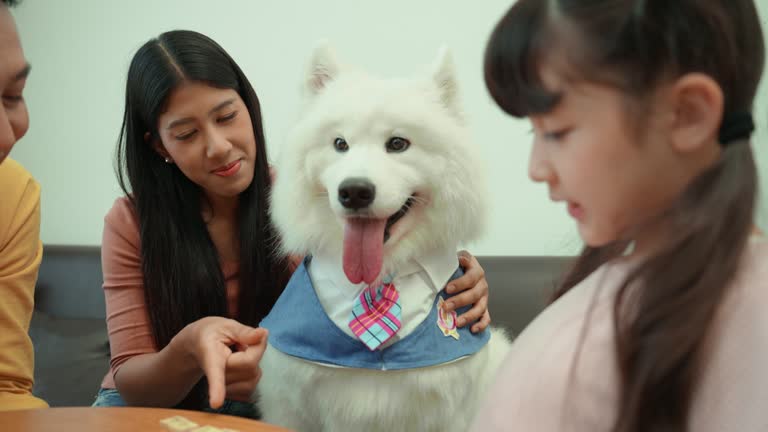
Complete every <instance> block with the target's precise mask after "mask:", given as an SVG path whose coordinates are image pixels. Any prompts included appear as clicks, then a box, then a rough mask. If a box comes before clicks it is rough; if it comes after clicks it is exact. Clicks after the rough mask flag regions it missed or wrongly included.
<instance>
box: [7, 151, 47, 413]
mask: <svg viewBox="0 0 768 432" xmlns="http://www.w3.org/2000/svg"><path fill="white" fill-rule="evenodd" d="M42 256H43V245H42V243H41V242H40V186H38V184H37V182H36V181H35V180H34V179H33V178H32V176H30V175H29V173H28V172H27V171H26V170H24V168H22V167H21V165H19V164H18V163H17V162H16V161H14V160H12V159H6V160H5V161H4V162H3V164H2V165H0V411H2V410H14V409H27V408H44V407H47V406H48V405H47V404H46V403H45V402H44V401H42V400H40V399H38V398H36V397H34V396H32V384H33V371H34V351H33V349H32V341H31V340H30V338H29V333H28V331H29V322H30V320H31V319H32V311H33V309H34V293H35V282H36V281H37V270H38V268H39V267H40V261H41V259H42Z"/></svg>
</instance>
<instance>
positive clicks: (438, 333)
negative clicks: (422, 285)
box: [260, 259, 491, 370]
mask: <svg viewBox="0 0 768 432" xmlns="http://www.w3.org/2000/svg"><path fill="white" fill-rule="evenodd" d="M308 262H309V261H308V259H307V260H305V261H304V263H302V264H301V265H300V266H299V268H297V269H296V271H295V272H294V274H293V277H291V280H290V282H288V286H287V287H286V288H285V291H283V294H282V295H281V296H280V298H279V299H278V300H277V302H276V303H275V306H274V307H272V310H271V311H270V312H269V314H268V315H267V316H266V317H265V318H264V319H263V320H262V321H261V324H260V326H261V327H264V328H266V329H268V330H269V344H270V345H271V346H272V348H274V349H277V350H279V351H281V352H283V353H285V354H288V355H290V356H293V357H298V358H301V359H304V360H308V361H312V362H318V363H325V364H329V365H334V366H342V367H348V368H361V369H378V370H397V369H411V368H419V367H426V366H434V365H438V364H442V363H447V362H450V361H453V360H456V359H459V358H461V357H465V356H468V355H471V354H474V353H476V352H477V351H479V350H480V349H481V348H482V347H484V346H485V344H486V343H488V341H489V340H490V338H491V333H490V331H488V330H484V331H482V332H480V333H476V334H475V333H472V332H471V331H470V330H469V326H466V327H463V328H459V329H456V332H455V334H454V336H450V335H448V336H446V334H445V333H444V332H443V329H442V328H441V327H440V326H438V311H437V305H438V302H439V301H440V299H441V298H442V299H444V300H445V299H448V298H450V297H451V296H450V295H448V294H447V293H446V292H445V290H444V289H443V290H441V291H440V292H439V293H438V294H437V296H435V301H434V303H433V304H432V309H431V312H430V313H429V315H428V316H427V318H426V319H424V321H422V322H421V324H419V326H418V327H416V329H414V330H413V331H412V332H411V333H409V334H408V335H407V336H405V337H404V338H402V339H400V340H399V341H397V342H395V343H393V344H392V345H389V346H388V347H386V348H380V349H376V350H374V351H371V350H369V349H368V347H366V346H365V344H363V343H362V342H361V341H360V340H358V339H357V338H354V337H352V336H350V335H348V334H346V333H344V332H343V331H342V330H341V329H339V328H338V327H337V326H336V324H335V323H334V322H333V321H331V319H330V318H328V316H327V315H326V314H325V311H324V310H323V306H322V304H321V303H320V300H319V299H318V298H317V294H316V293H315V289H314V287H313V286H312V280H311V279H310V277H309V273H308V271H307V268H306V264H307V263H308ZM462 274H463V271H462V270H461V268H459V269H457V270H456V272H455V273H454V274H453V276H452V277H451V280H454V279H456V278H458V277H460V276H461V275H462ZM469 308H470V306H465V307H462V308H459V309H457V310H456V313H457V314H458V315H460V314H461V313H463V312H466V311H467V310H469ZM456 335H458V337H456Z"/></svg>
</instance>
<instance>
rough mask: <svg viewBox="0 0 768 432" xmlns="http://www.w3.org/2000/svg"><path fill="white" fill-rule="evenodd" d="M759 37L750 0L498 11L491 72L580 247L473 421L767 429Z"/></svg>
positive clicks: (559, 427) (553, 426) (498, 97)
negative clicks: (755, 151) (522, 124)
mask: <svg viewBox="0 0 768 432" xmlns="http://www.w3.org/2000/svg"><path fill="white" fill-rule="evenodd" d="M763 51H764V48H763V35H762V31H761V29H760V23H759V21H758V15H757V10H756V8H755V5H754V3H753V1H752V0H707V1H701V0H676V1H644V0H547V1H542V0H519V1H518V2H517V3H516V4H515V5H514V6H513V7H512V8H511V9H510V10H509V12H508V13H507V14H506V15H505V16H504V17H503V18H502V20H501V21H500V22H499V23H498V25H497V27H496V29H495V31H494V33H493V35H492V36H491V39H490V42H489V44H488V48H487V52H486V57H485V77H486V83H487V86H488V88H489V90H490V92H491V94H492V95H493V97H494V99H495V101H496V102H497V103H498V105H499V106H500V107H501V108H502V109H503V110H504V111H505V112H507V113H508V114H510V115H512V116H515V117H528V118H530V120H531V122H532V124H533V128H534V131H535V138H534V143H533V150H532V153H531V158H530V166H529V171H530V177H531V178H532V179H533V180H534V181H537V182H545V183H547V185H548V187H549V193H550V197H551V198H552V199H553V200H554V201H562V202H564V203H566V205H567V209H568V212H569V213H570V215H571V216H572V217H573V218H574V219H575V221H576V223H577V225H578V229H579V233H580V235H581V237H582V239H583V240H584V242H585V243H586V247H585V249H584V251H583V253H582V254H581V256H580V257H579V259H578V260H577V261H576V263H575V264H574V266H573V268H572V270H571V271H570V272H569V273H568V274H567V275H566V277H565V278H564V280H563V282H562V284H561V286H560V287H559V289H558V290H557V292H556V294H555V300H554V302H553V304H552V305H551V306H550V307H549V308H548V309H547V310H546V311H545V312H543V313H542V314H541V315H540V316H539V317H538V318H537V319H536V320H535V321H534V322H533V323H532V324H531V325H530V326H529V327H528V328H527V329H526V330H525V331H524V332H523V333H522V334H521V335H520V337H519V338H518V340H517V341H516V343H515V346H514V347H513V349H512V352H511V353H510V355H509V357H508V359H507V360H506V363H505V366H503V367H502V368H501V371H500V375H499V377H498V380H497V381H496V384H495V387H494V388H493V389H492V391H491V394H490V396H489V398H488V400H487V402H486V405H485V407H484V408H483V410H482V412H481V413H480V414H479V415H478V418H477V420H476V424H475V426H474V429H475V430H478V431H488V430H521V431H534V430H535V431H537V432H546V431H564V430H569V431H571V430H573V431H589V432H599V431H636V432H640V431H683V430H692V431H697V432H698V431H756V430H765V427H766V425H768V411H766V409H765V401H768V387H767V386H766V385H765V384H764V382H763V381H764V380H765V377H766V376H765V364H766V363H768V316H766V314H765V312H764V308H765V305H766V304H768V265H766V263H768V243H767V242H765V241H764V240H762V239H761V238H759V237H758V236H757V235H755V234H753V215H754V213H755V212H754V210H755V201H756V184H757V182H756V168H755V162H754V160H753V155H752V149H751V148H750V141H749V137H750V134H751V132H752V130H753V124H752V118H751V114H750V113H751V111H752V104H753V99H754V97H755V93H756V90H757V86H758V82H759V79H760V76H761V73H762V69H763V57H764V52H763ZM756 232H757V231H755V233H756Z"/></svg>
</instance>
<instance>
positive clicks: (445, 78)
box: [432, 46, 461, 114]
mask: <svg viewBox="0 0 768 432" xmlns="http://www.w3.org/2000/svg"><path fill="white" fill-rule="evenodd" d="M432 79H433V80H434V82H435V84H436V85H437V89H438V90H439V91H440V100H441V101H442V103H443V105H445V107H446V108H448V109H449V110H451V111H453V112H455V113H457V114H459V113H460V111H461V109H460V107H459V101H458V98H459V92H458V85H457V83H456V71H455V69H454V64H453V55H451V51H450V50H449V49H448V48H447V47H445V46H443V47H440V50H439V51H438V53H437V58H436V59H435V62H434V63H433V65H432Z"/></svg>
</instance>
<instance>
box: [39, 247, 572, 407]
mask: <svg viewBox="0 0 768 432" xmlns="http://www.w3.org/2000/svg"><path fill="white" fill-rule="evenodd" d="M478 260H479V261H480V263H481V264H482V266H483V268H484V269H485V271H486V278H487V279H488V283H489V285H490V287H491V296H490V305H489V309H490V312H491V316H492V319H493V324H494V325H496V326H501V327H504V328H506V329H507V330H508V331H509V332H510V333H511V334H512V335H515V334H518V333H519V332H520V331H521V330H522V329H523V328H524V327H525V326H526V325H527V324H528V323H529V322H530V321H531V319H533V317H534V316H536V315H537V314H538V313H539V312H540V311H541V310H542V309H543V307H544V305H545V304H546V301H547V298H548V297H549V295H550V294H551V292H552V290H553V287H554V285H555V283H556V281H557V279H558V276H559V275H560V274H561V273H562V271H563V270H564V268H565V266H566V265H567V263H568V258H563V257H501V256H482V257H478ZM101 284H102V273H101V261H100V247H99V246H54V245H48V246H46V247H45V248H44V253H43V260H42V264H41V266H40V273H39V277H38V282H37V287H36V292H35V312H34V314H33V316H32V322H31V325H30V329H29V334H30V337H31V338H32V341H33V343H34V346H35V386H34V388H33V393H34V394H35V395H37V396H39V397H41V398H43V399H44V400H46V401H47V402H48V403H49V404H50V405H51V406H54V407H55V406H85V405H90V404H91V403H92V402H93V400H94V397H95V395H96V392H97V390H98V388H99V384H100V382H101V379H102V378H103V377H104V374H105V373H106V372H107V370H108V369H109V342H108V339H107V329H106V324H105V309H104V293H103V291H102V288H101Z"/></svg>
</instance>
